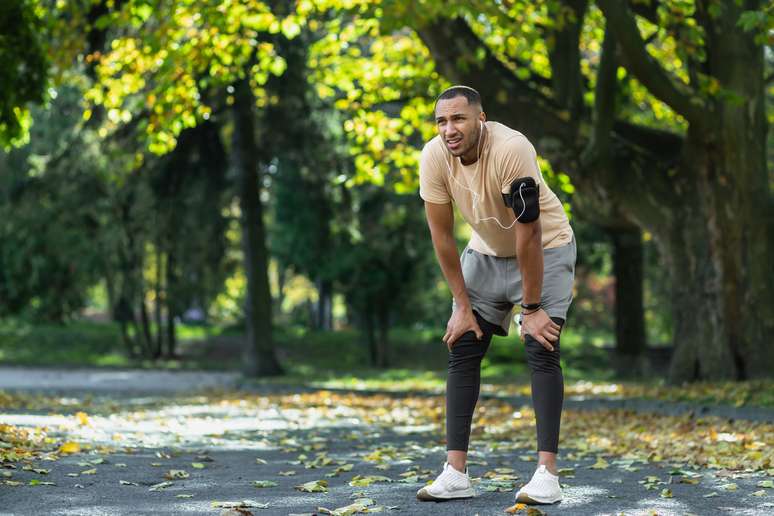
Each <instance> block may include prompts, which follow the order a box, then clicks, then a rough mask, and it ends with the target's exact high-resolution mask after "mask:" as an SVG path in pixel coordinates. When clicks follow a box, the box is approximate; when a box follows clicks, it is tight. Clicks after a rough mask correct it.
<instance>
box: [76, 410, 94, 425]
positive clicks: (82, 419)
mask: <svg viewBox="0 0 774 516" xmlns="http://www.w3.org/2000/svg"><path fill="white" fill-rule="evenodd" d="M75 419H76V420H77V421H78V424H79V425H81V426H89V425H91V421H89V416H88V414H86V412H76V414H75Z"/></svg>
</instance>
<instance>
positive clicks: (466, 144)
mask: <svg viewBox="0 0 774 516" xmlns="http://www.w3.org/2000/svg"><path fill="white" fill-rule="evenodd" d="M482 120H483V113H482V112H481V108H480V107H479V106H478V105H474V104H468V99H466V98H465V97H462V96H459V97H454V98H451V99H441V100H439V101H438V104H437V105H436V106H435V122H436V125H437V126H438V134H440V135H441V138H442V139H443V142H444V144H445V145H446V148H447V149H449V152H451V153H452V155H453V156H456V157H459V156H462V157H463V159H472V160H475V159H476V158H477V156H476V151H477V149H476V145H477V144H478V137H479V134H480V132H481V129H480V125H479V124H480V122H481V121H482Z"/></svg>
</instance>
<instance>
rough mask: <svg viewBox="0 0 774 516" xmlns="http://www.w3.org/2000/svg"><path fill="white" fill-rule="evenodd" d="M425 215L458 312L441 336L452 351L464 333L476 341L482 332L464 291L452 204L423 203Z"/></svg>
mask: <svg viewBox="0 0 774 516" xmlns="http://www.w3.org/2000/svg"><path fill="white" fill-rule="evenodd" d="M425 214H426V215H427V225H428V226H429V227H430V236H431V238H432V240H433V248H434V249H435V255H436V256H437V257H438V263H439V265H440V266H441V271H442V272H443V275H444V277H445V278H446V283H447V284H448V285H449V289H450V290H451V292H452V295H453V296H454V301H455V302H456V304H457V309H456V310H455V311H454V314H452V317H451V319H449V323H448V324H447V326H446V334H445V335H444V336H443V341H444V342H445V343H446V345H447V346H448V347H449V349H450V350H451V347H452V345H453V344H454V342H455V341H456V340H457V339H458V338H459V337H460V336H461V335H463V334H464V333H465V332H467V331H471V330H472V331H474V332H475V333H476V336H477V337H478V338H481V337H482V336H483V332H482V331H481V328H479V326H478V323H477V322H476V318H475V317H474V316H473V309H472V307H471V305H470V298H469V297H468V291H467V290H466V289H465V279H464V277H463V276H462V267H461V266H460V259H459V256H457V244H456V242H455V241H454V210H453V209H452V205H451V203H448V204H435V203H430V202H425ZM541 259H542V256H541Z"/></svg>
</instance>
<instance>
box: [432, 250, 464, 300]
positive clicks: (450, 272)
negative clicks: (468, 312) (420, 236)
mask: <svg viewBox="0 0 774 516" xmlns="http://www.w3.org/2000/svg"><path fill="white" fill-rule="evenodd" d="M433 247H434V248H435V255H436V256H437V257H438V263H439V264H440V266H441V272H443V276H444V278H446V284H447V285H449V290H451V293H452V296H454V300H455V301H456V303H457V305H458V306H460V307H463V308H469V307H470V298H469V297H468V291H467V290H466V289H465V278H464V277H463V276H462V267H461V266H460V259H459V256H457V244H456V243H455V241H454V237H450V236H438V237H433Z"/></svg>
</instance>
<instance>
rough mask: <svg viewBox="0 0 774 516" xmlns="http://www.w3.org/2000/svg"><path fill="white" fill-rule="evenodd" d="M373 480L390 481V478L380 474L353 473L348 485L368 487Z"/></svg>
mask: <svg viewBox="0 0 774 516" xmlns="http://www.w3.org/2000/svg"><path fill="white" fill-rule="evenodd" d="M375 482H392V479H391V478H389V477H384V476H381V475H368V476H361V475H355V476H354V477H352V480H350V481H349V485H350V486H352V487H368V486H370V485H371V484H373V483H375Z"/></svg>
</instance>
